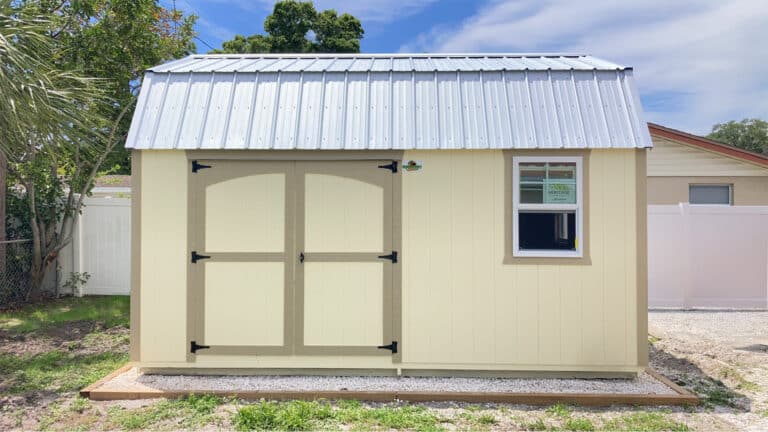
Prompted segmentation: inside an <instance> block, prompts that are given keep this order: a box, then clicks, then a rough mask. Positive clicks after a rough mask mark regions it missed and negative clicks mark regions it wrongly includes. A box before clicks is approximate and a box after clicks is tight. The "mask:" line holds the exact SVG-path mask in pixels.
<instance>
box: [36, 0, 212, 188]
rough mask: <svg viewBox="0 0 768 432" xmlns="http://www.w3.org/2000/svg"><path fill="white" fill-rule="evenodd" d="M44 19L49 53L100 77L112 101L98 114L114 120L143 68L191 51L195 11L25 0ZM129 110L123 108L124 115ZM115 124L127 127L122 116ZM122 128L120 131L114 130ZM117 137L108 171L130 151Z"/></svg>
mask: <svg viewBox="0 0 768 432" xmlns="http://www.w3.org/2000/svg"><path fill="white" fill-rule="evenodd" d="M22 3H23V4H26V5H27V6H30V7H32V6H36V7H38V8H39V13H40V14H41V15H45V16H47V17H48V20H49V21H50V30H49V34H50V35H51V37H52V38H53V40H54V50H53V56H54V57H53V58H54V59H55V62H56V64H57V66H59V67H60V68H61V69H63V70H79V71H82V73H84V74H85V75H87V76H90V77H95V78H101V79H102V84H101V85H102V86H103V87H104V88H103V90H104V92H105V94H106V96H108V97H109V98H110V99H111V100H112V101H113V103H112V104H109V105H105V106H103V107H102V108H103V109H104V110H105V112H104V113H103V114H104V116H105V117H106V118H107V119H109V120H111V121H112V122H114V121H115V120H116V118H117V116H118V115H119V114H120V112H121V111H122V109H123V108H124V107H125V106H131V105H133V104H134V103H135V99H136V97H137V89H138V87H139V85H140V84H141V77H142V75H143V74H144V71H145V70H146V69H147V68H149V67H152V66H155V65H157V64H160V63H163V62H166V61H168V60H173V59H176V58H180V57H183V56H185V55H188V54H191V53H193V52H195V44H194V42H193V38H194V37H195V35H196V33H195V31H194V24H195V22H196V20H197V17H196V16H194V15H184V14H183V13H182V12H181V11H179V10H176V9H174V10H169V9H166V8H163V7H162V6H160V5H159V4H158V2H157V0H25V1H24V2H22ZM132 114H133V113H132V111H131V112H128V113H127V117H128V118H130V117H131V115H132ZM121 127H123V128H126V129H127V127H128V122H125V123H124V124H122V125H121ZM125 132H127V131H126V130H122V131H120V134H119V135H120V136H123V135H125ZM123 144H124V143H122V142H121V143H119V144H118V145H117V146H116V147H115V149H114V150H113V152H112V154H110V155H109V157H108V158H107V160H106V161H105V164H104V168H105V169H108V170H110V171H111V172H113V173H118V174H129V173H130V153H129V152H128V151H127V150H126V149H125V147H124V145H123Z"/></svg>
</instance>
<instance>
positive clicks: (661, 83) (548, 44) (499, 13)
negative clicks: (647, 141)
mask: <svg viewBox="0 0 768 432" xmlns="http://www.w3.org/2000/svg"><path fill="white" fill-rule="evenodd" d="M766 41H768V4H766V3H765V2H764V0H676V1H669V0H625V1H616V0H582V1H563V0H493V1H490V2H489V3H488V4H486V5H485V6H484V7H483V8H481V9H480V10H479V11H478V12H477V13H476V14H475V15H474V16H472V17H470V18H468V19H467V20H465V21H464V22H463V23H462V24H461V25H459V26H454V27H445V26H436V27H434V28H432V29H430V30H428V31H426V32H424V33H422V34H421V35H419V36H418V37H416V38H415V39H414V40H413V41H412V42H411V43H409V44H407V45H405V46H403V47H401V50H402V51H415V52H420V51H437V52H449V51H454V52H466V51H510V52H532V51H538V52H541V51H566V52H586V53H590V54H593V55H596V56H598V57H604V58H606V59H608V60H612V61H616V62H618V63H622V64H626V65H631V66H634V67H635V70H636V77H637V81H638V85H639V87H640V91H641V94H643V95H644V96H646V98H647V100H650V101H654V102H653V103H652V104H651V106H649V107H648V108H649V109H647V111H646V115H647V117H648V118H649V120H651V121H656V122H659V123H662V124H665V125H669V126H672V127H677V128H681V129H685V130H690V131H692V132H696V133H706V132H708V131H709V128H710V127H711V126H712V125H713V124H714V123H718V122H722V121H726V120H730V119H740V118H742V117H762V118H768V43H766ZM663 102H668V103H663Z"/></svg>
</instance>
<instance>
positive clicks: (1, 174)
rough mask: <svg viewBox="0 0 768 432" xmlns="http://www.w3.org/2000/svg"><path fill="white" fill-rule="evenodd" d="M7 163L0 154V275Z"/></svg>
mask: <svg viewBox="0 0 768 432" xmlns="http://www.w3.org/2000/svg"><path fill="white" fill-rule="evenodd" d="M7 178H8V161H7V160H6V159H5V155H4V154H2V153H0V273H4V272H5V265H6V262H5V257H6V248H7V245H6V244H5V243H3V242H4V241H5V240H7V237H6V232H5V229H6V227H5V208H6V205H7V202H8V185H7V184H6V183H7V181H6V180H7Z"/></svg>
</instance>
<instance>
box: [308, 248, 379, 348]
mask: <svg viewBox="0 0 768 432" xmlns="http://www.w3.org/2000/svg"><path fill="white" fill-rule="evenodd" d="M383 271H384V264H382V263H349V262H343V263H338V262H307V263H306V264H305V266H304V344H305V345H308V346H369V347H370V346H377V345H381V344H382V342H383V340H382V332H383V320H384V317H383V308H384V301H383V300H384V299H383V290H382V279H383Z"/></svg>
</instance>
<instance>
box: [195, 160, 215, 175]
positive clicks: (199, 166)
mask: <svg viewBox="0 0 768 432" xmlns="http://www.w3.org/2000/svg"><path fill="white" fill-rule="evenodd" d="M210 167H211V166H210V165H203V164H201V163H200V162H198V161H196V160H193V161H192V172H193V173H196V172H198V171H200V170H201V169H206V168H210Z"/></svg>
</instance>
